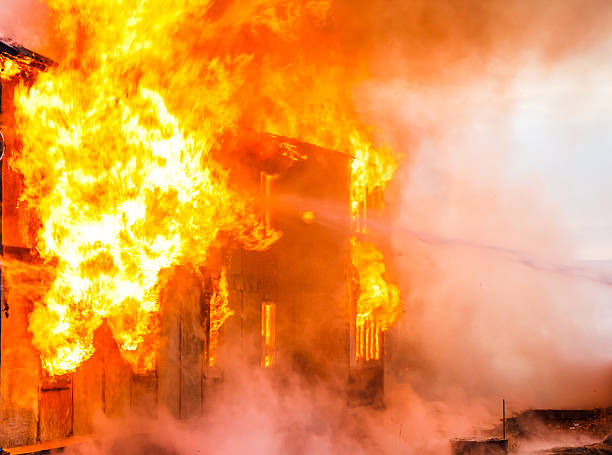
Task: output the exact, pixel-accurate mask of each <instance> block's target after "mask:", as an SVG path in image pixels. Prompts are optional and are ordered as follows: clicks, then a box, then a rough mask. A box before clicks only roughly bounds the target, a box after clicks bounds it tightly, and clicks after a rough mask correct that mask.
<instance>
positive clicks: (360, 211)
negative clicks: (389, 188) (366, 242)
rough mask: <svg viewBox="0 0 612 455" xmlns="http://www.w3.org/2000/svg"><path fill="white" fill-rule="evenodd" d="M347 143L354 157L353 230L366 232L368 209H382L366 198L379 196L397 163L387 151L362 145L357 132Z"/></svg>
mask: <svg viewBox="0 0 612 455" xmlns="http://www.w3.org/2000/svg"><path fill="white" fill-rule="evenodd" d="M350 141H351V150H352V152H353V155H354V157H355V159H354V160H353V162H352V164H351V216H352V218H353V226H354V228H355V230H356V231H357V232H365V220H366V217H367V210H368V208H375V209H382V201H376V203H374V204H372V202H371V201H368V199H369V197H368V196H370V195H371V194H372V193H373V192H375V191H380V192H381V193H382V191H383V190H384V188H385V185H386V184H387V182H389V181H390V180H391V179H392V178H393V174H394V173H395V170H396V169H397V159H396V157H395V156H394V155H393V154H392V153H391V152H390V151H389V150H388V149H386V148H375V147H373V146H372V145H371V144H370V143H369V142H367V141H364V140H363V138H362V137H361V136H360V135H359V133H357V132H356V131H355V132H353V134H352V135H351V136H350ZM372 205H374V207H371V206H372ZM368 206H370V207H368Z"/></svg>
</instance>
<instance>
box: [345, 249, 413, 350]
mask: <svg viewBox="0 0 612 455" xmlns="http://www.w3.org/2000/svg"><path fill="white" fill-rule="evenodd" d="M351 256H352V263H353V270H354V273H355V274H356V275H357V276H356V277H355V278H356V281H357V283H358V296H357V301H356V304H355V313H356V316H355V355H356V357H357V360H366V361H367V360H378V359H380V356H381V350H382V332H384V331H386V330H388V329H389V328H390V327H391V326H392V325H393V324H394V323H395V322H397V321H398V320H399V318H400V317H401V315H402V301H401V299H400V292H399V288H398V287H397V285H395V284H393V283H389V282H388V281H387V279H386V278H385V272H386V267H385V262H384V256H383V254H382V253H381V252H380V251H379V250H378V249H377V248H376V247H375V246H374V245H372V244H371V243H368V242H365V241H362V240H359V239H357V238H356V237H353V238H352V239H351Z"/></svg>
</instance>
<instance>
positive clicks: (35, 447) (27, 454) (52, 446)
mask: <svg viewBox="0 0 612 455" xmlns="http://www.w3.org/2000/svg"><path fill="white" fill-rule="evenodd" d="M87 443H91V439H89V438H86V437H83V436H71V437H69V438H65V439H54V440H53V441H45V442H40V443H38V444H31V445H27V446H19V447H14V448H11V451H10V455H32V454H38V453H48V452H47V451H49V452H50V453H55V450H56V449H59V452H60V453H61V452H62V451H63V449H64V448H65V447H70V446H73V445H78V444H87Z"/></svg>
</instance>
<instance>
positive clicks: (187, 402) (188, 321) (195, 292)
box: [179, 275, 205, 418]
mask: <svg viewBox="0 0 612 455" xmlns="http://www.w3.org/2000/svg"><path fill="white" fill-rule="evenodd" d="M179 285H180V286H181V287H182V288H183V296H182V299H181V346H180V349H181V382H180V384H181V410H180V414H181V418H189V417H194V416H197V415H199V414H200V413H201V412H202V371H203V362H204V359H205V355H204V345H205V343H204V336H205V332H204V315H203V312H202V301H201V298H200V297H201V294H202V290H201V283H200V281H199V280H197V279H196V278H195V277H194V276H193V275H181V281H180V283H179Z"/></svg>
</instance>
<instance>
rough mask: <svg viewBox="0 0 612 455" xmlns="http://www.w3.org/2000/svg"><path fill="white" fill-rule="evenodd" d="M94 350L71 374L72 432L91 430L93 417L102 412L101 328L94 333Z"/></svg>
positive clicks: (78, 433) (87, 431)
mask: <svg viewBox="0 0 612 455" xmlns="http://www.w3.org/2000/svg"><path fill="white" fill-rule="evenodd" d="M94 346H95V347H96V351H95V352H94V354H93V356H91V358H90V359H88V360H86V361H85V363H83V365H81V366H80V367H79V368H78V369H77V370H76V371H75V372H74V374H73V375H72V403H73V425H72V429H73V433H74V434H75V435H77V436H78V435H86V434H90V433H92V432H93V418H94V416H95V415H96V414H98V413H102V412H104V401H103V400H104V352H103V336H102V332H101V330H97V331H96V333H95V335H94Z"/></svg>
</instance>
